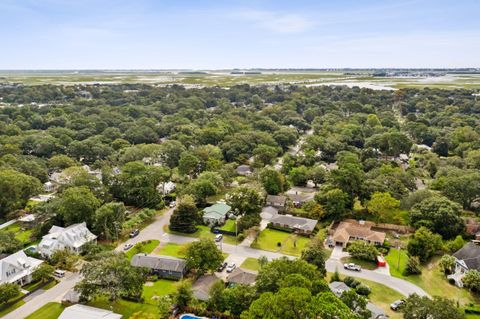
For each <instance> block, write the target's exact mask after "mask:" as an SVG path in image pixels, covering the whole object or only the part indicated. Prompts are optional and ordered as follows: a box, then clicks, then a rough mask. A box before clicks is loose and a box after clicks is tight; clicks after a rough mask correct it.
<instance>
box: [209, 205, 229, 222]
mask: <svg viewBox="0 0 480 319" xmlns="http://www.w3.org/2000/svg"><path fill="white" fill-rule="evenodd" d="M231 210H232V207H230V206H229V205H227V204H225V203H217V204H214V205H212V206H210V207H206V208H205V209H204V210H203V222H204V223H205V224H208V225H210V226H215V225H223V224H225V220H226V219H227V218H228V213H230V211H231Z"/></svg>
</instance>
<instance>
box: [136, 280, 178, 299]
mask: <svg viewBox="0 0 480 319" xmlns="http://www.w3.org/2000/svg"><path fill="white" fill-rule="evenodd" d="M176 283H177V282H176V281H173V280H166V279H160V280H157V281H156V282H154V283H151V284H153V285H151V286H150V285H149V284H148V283H147V284H144V285H143V293H142V298H143V300H145V303H147V304H151V305H154V306H156V305H157V303H158V302H157V300H156V299H155V298H154V297H155V296H157V297H160V296H165V295H169V294H172V293H174V292H175V291H176V290H177V288H176V287H175V284H176Z"/></svg>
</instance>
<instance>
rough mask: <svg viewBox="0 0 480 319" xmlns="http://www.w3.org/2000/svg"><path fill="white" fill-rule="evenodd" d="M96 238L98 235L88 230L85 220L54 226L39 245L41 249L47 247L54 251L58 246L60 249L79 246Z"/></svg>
mask: <svg viewBox="0 0 480 319" xmlns="http://www.w3.org/2000/svg"><path fill="white" fill-rule="evenodd" d="M95 238H97V236H95V235H94V234H92V233H91V232H90V230H88V228H87V224H86V223H85V222H83V223H80V224H74V225H70V226H68V227H66V228H64V227H59V226H52V228H50V231H49V232H48V234H47V235H45V236H43V238H42V241H41V242H40V244H39V245H38V247H39V249H40V250H44V249H47V250H49V251H50V252H53V251H54V250H55V249H56V247H59V248H60V249H61V248H63V247H72V248H79V247H82V246H83V245H85V244H86V243H88V242H91V241H92V240H94V239H95Z"/></svg>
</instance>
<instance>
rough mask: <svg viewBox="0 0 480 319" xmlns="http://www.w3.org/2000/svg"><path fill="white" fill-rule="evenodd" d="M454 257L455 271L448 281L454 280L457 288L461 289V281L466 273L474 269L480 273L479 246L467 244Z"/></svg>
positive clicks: (473, 243) (472, 243)
mask: <svg viewBox="0 0 480 319" xmlns="http://www.w3.org/2000/svg"><path fill="white" fill-rule="evenodd" d="M453 257H455V271H454V273H453V274H451V275H449V276H448V278H449V279H453V280H455V284H456V285H457V286H458V287H463V282H462V279H463V277H464V276H465V274H466V273H467V271H469V270H472V269H475V270H478V271H480V244H477V243H475V242H469V243H467V244H466V245H465V246H463V247H462V248H461V249H460V250H458V251H457V252H456V253H454V254H453Z"/></svg>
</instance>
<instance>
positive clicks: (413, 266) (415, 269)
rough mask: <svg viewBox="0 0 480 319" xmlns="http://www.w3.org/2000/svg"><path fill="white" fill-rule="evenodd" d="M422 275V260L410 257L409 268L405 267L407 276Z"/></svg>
mask: <svg viewBox="0 0 480 319" xmlns="http://www.w3.org/2000/svg"><path fill="white" fill-rule="evenodd" d="M421 273H422V269H421V268H420V259H419V258H418V257H417V256H409V257H408V262H407V266H406V267H405V274H406V275H419V274H421Z"/></svg>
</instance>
